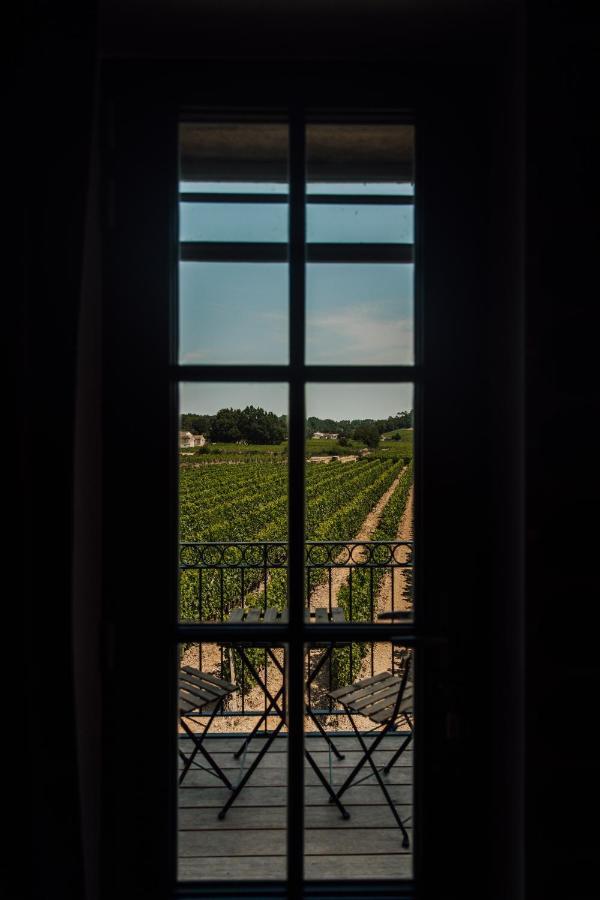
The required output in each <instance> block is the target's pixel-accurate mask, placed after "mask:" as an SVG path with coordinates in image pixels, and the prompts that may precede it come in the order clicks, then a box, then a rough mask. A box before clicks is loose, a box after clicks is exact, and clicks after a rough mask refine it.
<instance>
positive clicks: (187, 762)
mask: <svg viewBox="0 0 600 900" xmlns="http://www.w3.org/2000/svg"><path fill="white" fill-rule="evenodd" d="M235 690H237V687H236V686H235V684H231V682H229V681H225V679H223V678H217V677H216V676H215V675H209V674H208V673H207V672H201V671H200V670H199V669H195V668H193V667H192V666H183V667H182V668H181V669H180V670H179V721H180V723H181V727H182V728H183V730H184V731H185V733H186V734H187V736H188V737H189V738H190V740H191V741H192V744H193V750H192V752H191V753H190V754H189V755H188V754H186V753H184V752H183V750H182V749H181V748H180V749H179V756H180V757H181V759H182V760H183V769H182V771H181V774H180V775H179V784H181V783H182V782H183V779H184V778H185V776H186V775H187V773H188V771H189V769H190V767H191V766H192V765H194V766H197V767H198V768H199V769H202V770H203V771H205V772H209V773H210V774H211V775H214V776H215V777H216V778H219V779H220V780H221V781H222V782H223V784H224V785H225V786H226V787H228V788H229V790H233V785H232V784H231V782H230V780H229V778H228V777H227V775H226V774H225V773H224V772H223V770H222V769H221V767H220V766H219V764H218V763H217V762H216V761H215V760H214V759H213V757H212V756H211V755H210V753H209V752H208V750H207V749H206V747H205V746H204V739H205V738H206V735H207V734H208V730H209V728H210V726H211V725H212V721H213V719H214V717H215V716H216V715H217V713H218V712H219V710H220V709H221V708H222V706H223V703H224V702H225V700H226V699H227V697H229V696H230V695H231V694H232V693H233V692H234V691H235ZM204 717H208V722H207V723H206V725H205V726H204V730H203V731H202V732H200V733H197V732H195V731H192V729H191V728H190V726H189V724H188V722H187V721H186V720H187V719H189V720H190V721H192V720H193V721H197V719H198V718H204ZM198 753H200V754H201V755H202V756H203V757H204V759H205V760H206V762H207V763H208V765H209V766H210V768H207V767H206V766H203V765H202V764H201V763H199V762H196V755H197V754H198Z"/></svg>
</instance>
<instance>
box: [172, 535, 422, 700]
mask: <svg viewBox="0 0 600 900" xmlns="http://www.w3.org/2000/svg"><path fill="white" fill-rule="evenodd" d="M305 559H306V561H305V603H306V607H307V608H313V609H314V608H317V607H325V608H327V609H329V610H331V609H332V608H333V607H336V606H337V607H341V608H342V609H343V610H344V616H345V620H346V622H356V623H365V622H369V623H371V622H377V621H380V619H379V617H380V616H381V615H382V613H386V612H395V611H403V612H404V613H405V615H406V616H407V618H409V617H410V614H411V611H412V573H413V542H412V541H309V542H307V543H306V550H305ZM179 560H180V600H181V609H180V612H181V618H182V620H184V621H187V622H225V621H227V619H228V616H229V613H230V611H231V609H233V608H235V607H240V606H241V607H247V606H253V607H262V608H264V609H266V608H267V607H275V608H277V609H281V610H282V609H284V608H285V606H286V604H287V543H286V542H284V541H270V542H269V541H249V542H182V543H181V544H180V556H179ZM202 652H203V651H202V645H200V646H199V648H198V653H199V664H200V665H201V666H202V665H203V661H202ZM258 652H260V653H262V651H257V653H258ZM319 652H322V651H320V650H319V649H318V648H315V649H311V650H309V653H308V654H307V657H308V656H310V655H311V654H315V653H319ZM219 654H220V656H219V658H220V663H219V665H220V669H221V672H222V674H223V675H224V677H230V676H231V675H232V671H231V667H232V666H234V665H235V666H237V668H236V676H237V680H238V681H239V683H240V687H241V690H240V695H241V696H240V701H239V703H240V706H239V709H238V710H237V711H236V710H233V711H232V710H226V711H225V715H235V714H238V715H239V714H240V713H241V714H242V715H251V714H254V711H253V710H251V709H249V708H248V704H247V701H246V697H247V688H248V685H250V684H251V683H252V678H251V677H250V676H249V673H248V672H246V671H245V666H244V664H243V662H241V661H240V660H239V659H237V660H235V662H233V661H232V656H231V655H229V656H228V654H227V652H224V650H223V648H220V651H219ZM257 663H258V661H257ZM396 664H397V659H396V651H394V650H393V649H392V646H391V645H390V644H385V645H383V644H379V643H377V644H376V643H375V642H373V641H371V642H370V643H365V642H362V643H358V642H354V643H351V642H346V643H345V645H343V646H340V647H338V648H336V649H335V650H334V652H333V656H332V661H331V665H328V666H326V667H324V670H323V673H322V675H321V677H320V679H319V680H317V681H315V682H314V683H313V685H312V686H311V696H310V698H309V702H310V703H311V705H312V706H313V708H315V711H318V712H320V713H322V714H327V715H336V714H340V712H341V711H340V710H336V709H334V708H332V706H331V703H330V702H327V703H326V704H325V706H323V702H324V701H323V697H324V690H325V689H328V690H331V689H332V688H333V687H337V686H339V685H341V684H344V683H350V682H352V681H354V680H355V679H356V678H359V677H368V676H369V675H373V674H375V672H376V671H380V670H381V668H391V669H392V671H394V668H395V666H396ZM263 665H264V667H265V670H266V669H267V660H266V654H265V657H264V661H263ZM310 665H311V661H310V659H308V658H307V666H310ZM256 714H258V711H256Z"/></svg>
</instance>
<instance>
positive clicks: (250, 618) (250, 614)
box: [244, 606, 262, 625]
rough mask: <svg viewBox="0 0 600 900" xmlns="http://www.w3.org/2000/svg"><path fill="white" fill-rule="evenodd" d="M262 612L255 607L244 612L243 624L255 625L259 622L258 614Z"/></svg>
mask: <svg viewBox="0 0 600 900" xmlns="http://www.w3.org/2000/svg"><path fill="white" fill-rule="evenodd" d="M261 612H262V610H260V609H259V608H258V607H257V606H252V607H250V609H247V610H246V618H245V619H244V622H252V623H254V624H255V625H256V623H257V622H259V621H260V614H261Z"/></svg>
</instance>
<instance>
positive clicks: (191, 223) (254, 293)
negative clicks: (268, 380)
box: [179, 182, 413, 418]
mask: <svg viewBox="0 0 600 900" xmlns="http://www.w3.org/2000/svg"><path fill="white" fill-rule="evenodd" d="M181 189H182V191H185V190H194V191H199V192H200V191H202V192H211V191H213V192H214V191H219V192H226V191H235V192H242V191H243V192H245V193H251V192H255V191H259V192H261V193H273V194H281V193H282V192H284V191H285V189H286V187H285V185H275V184H252V185H250V184H236V183H228V184H219V183H214V182H213V183H194V184H182V186H181ZM308 191H309V193H333V192H336V193H338V194H339V193H348V192H352V193H355V194H358V193H362V194H369V193H388V194H389V193H402V194H406V193H411V192H412V187H411V186H410V185H406V184H386V185H371V184H368V183H365V184H353V185H339V184H338V185H328V184H319V185H309V187H308ZM287 215H288V209H287V204H285V203H273V204H270V203H267V204H235V203H232V204H213V203H182V204H181V205H180V238H181V240H184V241H185V240H206V241H210V240H214V241H275V242H279V241H281V242H284V241H285V240H286V237H287ZM307 240H308V241H309V242H321V241H331V242H333V241H338V242H345V243H352V242H356V241H373V242H410V241H412V240H413V222H412V207H410V206H380V207H372V206H354V207H353V206H334V207H330V206H325V205H312V206H311V205H310V204H309V206H308V207H307ZM179 296H180V317H179V333H180V347H179V358H180V362H181V363H184V364H185V363H188V364H196V365H201V364H202V363H223V364H226V363H261V364H267V365H268V364H281V363H287V361H288V335H287V331H288V267H287V264H283V263H280V264H264V263H234V264H232V263H196V262H183V263H181V264H180V270H179ZM306 315H307V332H306V361H307V363H311V364H319V363H321V364H334V365H338V364H339V365H343V364H348V363H351V364H354V365H365V364H394V363H396V364H411V363H412V362H413V266H412V265H396V264H394V265H364V264H356V263H354V264H348V265H340V264H314V263H312V264H308V265H307V271H306ZM192 387H193V386H191V385H190V386H184V387H183V388H182V405H181V409H182V411H185V412H206V413H210V412H215V411H216V409H219V408H221V407H222V406H239V407H241V406H244V405H247V403H254V405H260V406H264V407H265V408H267V409H272V410H273V411H274V412H278V413H282V412H285V411H286V406H287V401H286V388H285V386H281V385H280V386H275V385H272V386H271V385H253V386H241V385H240V386H232V385H220V386H218V387H217V386H214V387H213V388H212V390H211V392H210V396H208V395H207V392H206V390H204V391H203V392H201V394H198V391H197V390H192ZM348 387H351V388H352V390H351V392H350V393H348V390H347V388H348ZM281 391H283V393H282V392H281ZM409 395H410V399H409ZM250 397H252V398H254V399H249V398H250ZM261 397H262V398H263V399H262V400H261V399H260V398H261ZM351 397H352V400H351ZM236 398H237V399H236ZM243 398H246V399H243ZM411 406H412V388H410V390H408V386H401V385H398V386H389V385H388V386H384V385H378V386H372V385H371V386H358V385H353V386H346V387H344V386H326V385H321V386H319V387H318V389H317V388H312V387H311V389H310V390H309V392H308V394H307V414H308V415H316V416H320V417H335V418H363V417H364V418H366V417H367V416H369V417H373V418H379V417H381V416H387V415H393V414H394V413H395V412H397V411H398V410H401V409H409V408H411ZM209 407H210V408H209Z"/></svg>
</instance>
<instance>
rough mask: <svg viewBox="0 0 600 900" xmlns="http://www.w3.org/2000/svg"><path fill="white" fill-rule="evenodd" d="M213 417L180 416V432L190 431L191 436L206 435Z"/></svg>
mask: <svg viewBox="0 0 600 900" xmlns="http://www.w3.org/2000/svg"><path fill="white" fill-rule="evenodd" d="M213 418H214V416H204V415H198V414H197V413H182V414H181V430H182V431H190V432H191V433H192V434H208V431H209V429H210V426H211V422H212V420H213Z"/></svg>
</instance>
